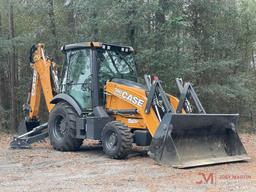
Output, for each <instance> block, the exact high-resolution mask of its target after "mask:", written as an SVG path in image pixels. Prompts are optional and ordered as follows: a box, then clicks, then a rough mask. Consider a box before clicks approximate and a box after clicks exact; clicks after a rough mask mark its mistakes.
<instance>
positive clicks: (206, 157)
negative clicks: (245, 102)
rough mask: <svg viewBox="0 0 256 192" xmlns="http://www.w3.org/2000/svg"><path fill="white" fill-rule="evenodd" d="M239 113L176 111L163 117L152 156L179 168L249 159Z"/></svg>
mask: <svg viewBox="0 0 256 192" xmlns="http://www.w3.org/2000/svg"><path fill="white" fill-rule="evenodd" d="M237 121H238V114H173V113H167V114H165V116H164V117H163V119H162V121H161V123H160V125H159V127H158V129H157V132H156V134H155V136H154V137H153V139H152V143H151V146H150V153H149V154H150V156H151V157H152V158H153V159H155V160H156V161H157V162H159V163H161V164H168V165H171V166H172V167H176V168H188V167H196V166H202V165H210V164H218V163H225V162H235V161H243V160H248V159H250V158H249V157H248V156H247V153H246V151H245V149H244V146H243V144H242V143H241V141H240V138H239V136H238V135H237V133H236V130H235V125H236V124H237Z"/></svg>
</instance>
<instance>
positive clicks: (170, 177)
mask: <svg viewBox="0 0 256 192" xmlns="http://www.w3.org/2000/svg"><path fill="white" fill-rule="evenodd" d="M241 138H242V141H243V143H244V145H245V147H246V150H247V152H248V154H249V156H250V157H251V158H252V159H251V160H250V161H249V162H245V163H233V164H222V165H215V166H208V167H199V168H193V169H174V168H171V167H167V166H159V165H157V164H156V163H155V162H154V161H153V160H152V159H150V158H149V157H147V156H143V155H139V154H137V153H135V154H133V155H131V156H130V157H129V159H128V160H113V159H109V158H108V157H106V156H105V155H104V154H103V152H102V150H101V148H100V147H98V146H96V145H93V144H90V146H89V147H87V146H86V145H85V144H86V143H84V146H83V147H82V149H81V151H79V152H65V153H64V152H58V151H54V150H52V149H51V146H50V145H49V143H43V144H35V145H34V146H33V148H32V149H30V150H11V149H9V148H8V147H9V146H8V143H9V141H10V139H11V136H10V135H1V136H0V191H5V192H6V191H19V192H20V191H61V192H65V191H93V192H94V191H122V192H124V191H129V192H132V191H177V192H183V191H197V192H201V191H202V192H205V191H208V192H215V191H225V192H226V191H251V192H255V191H256V135H249V134H242V135H241Z"/></svg>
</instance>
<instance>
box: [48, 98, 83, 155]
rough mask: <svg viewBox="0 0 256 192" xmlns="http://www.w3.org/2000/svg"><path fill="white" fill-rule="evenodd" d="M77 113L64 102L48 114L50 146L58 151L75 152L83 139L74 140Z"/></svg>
mask: <svg viewBox="0 0 256 192" xmlns="http://www.w3.org/2000/svg"><path fill="white" fill-rule="evenodd" d="M77 117H78V115H77V113H76V112H75V110H74V109H73V107H72V106H71V105H69V104H68V103H66V102H60V103H57V104H56V105H55V106H54V108H53V110H52V111H51V112H50V115H49V121H48V129H49V137H50V142H51V145H52V146H53V148H54V149H56V150H58V151H76V150H78V149H79V148H80V146H81V145H82V143H83V139H76V138H75V130H76V118H77Z"/></svg>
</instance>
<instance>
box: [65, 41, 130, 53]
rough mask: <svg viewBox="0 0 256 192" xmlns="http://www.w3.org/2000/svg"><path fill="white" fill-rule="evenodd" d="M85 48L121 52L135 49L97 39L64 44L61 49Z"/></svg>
mask: <svg viewBox="0 0 256 192" xmlns="http://www.w3.org/2000/svg"><path fill="white" fill-rule="evenodd" d="M83 48H98V49H105V50H112V51H121V52H127V53H131V52H133V51H134V49H133V48H132V47H130V46H123V45H114V44H107V43H102V42H95V41H90V42H82V43H74V44H69V45H64V46H62V47H61V50H62V51H68V50H74V49H83Z"/></svg>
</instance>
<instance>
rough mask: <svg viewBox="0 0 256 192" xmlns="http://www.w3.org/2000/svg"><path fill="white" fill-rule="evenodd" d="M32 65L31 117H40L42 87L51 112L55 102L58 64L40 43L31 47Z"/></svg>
mask: <svg viewBox="0 0 256 192" xmlns="http://www.w3.org/2000/svg"><path fill="white" fill-rule="evenodd" d="M30 58H31V66H32V68H33V70H34V72H33V80H32V87H31V93H30V94H29V95H30V99H29V103H28V105H29V108H30V111H29V119H38V113H39V105H40V98H41V89H42V90H43V94H44V98H45V102H46V105H47V109H48V111H49V112H50V111H51V110H52V108H53V106H54V105H53V104H51V103H50V101H51V99H52V98H53V97H54V95H55V94H56V92H57V91H58V90H56V85H58V83H57V82H56V81H57V79H56V77H57V75H56V73H57V69H56V64H55V63H54V62H53V61H52V60H50V59H48V58H46V57H45V54H44V45H43V44H41V43H39V44H37V45H35V46H33V47H32V48H31V57H30Z"/></svg>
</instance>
